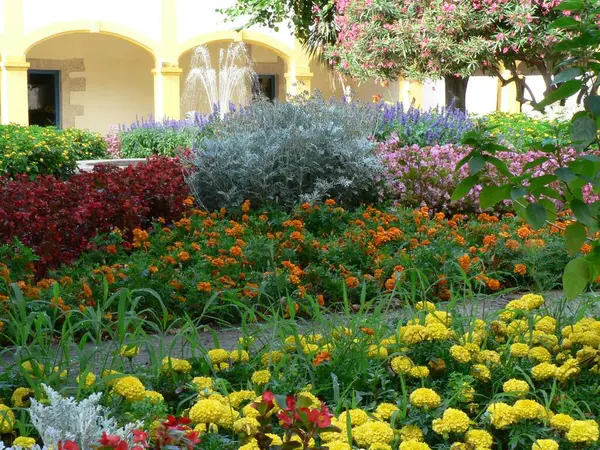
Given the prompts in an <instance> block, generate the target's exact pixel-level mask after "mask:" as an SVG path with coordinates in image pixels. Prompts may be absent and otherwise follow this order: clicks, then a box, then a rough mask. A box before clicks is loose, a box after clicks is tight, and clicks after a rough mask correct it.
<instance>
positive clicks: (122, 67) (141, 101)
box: [27, 34, 154, 133]
mask: <svg viewBox="0 0 600 450" xmlns="http://www.w3.org/2000/svg"><path fill="white" fill-rule="evenodd" d="M27 57H28V58H29V59H34V58H35V59H54V60H66V59H73V58H83V61H84V66H85V71H84V72H81V73H73V74H71V77H83V78H84V79H85V90H84V91H79V92H72V93H71V94H68V93H64V92H63V95H69V96H70V98H69V99H65V101H70V103H71V104H72V105H82V106H83V115H82V116H76V117H75V126H76V127H78V128H87V129H90V130H93V131H99V132H102V133H106V132H108V130H109V127H110V125H115V124H127V125H129V124H130V123H131V122H133V121H134V120H135V119H136V116H138V117H140V118H141V117H147V116H148V114H149V113H151V112H152V111H153V108H154V99H153V97H154V94H153V92H154V87H153V82H154V80H153V75H152V73H151V70H152V68H153V67H154V61H153V58H152V56H151V55H150V54H149V53H148V52H146V51H144V50H142V49H141V48H139V47H137V46H135V45H133V44H131V43H129V42H126V41H124V40H122V39H119V38H116V37H113V36H106V35H98V34H69V35H64V36H58V37H55V38H51V39H49V40H47V41H44V42H42V43H40V44H38V45H36V46H35V47H33V48H32V49H31V50H30V51H29V52H28V54H27ZM45 68H46V69H52V68H53V67H45ZM58 68H59V67H56V69H58Z"/></svg>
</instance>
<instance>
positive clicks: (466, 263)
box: [456, 253, 471, 272]
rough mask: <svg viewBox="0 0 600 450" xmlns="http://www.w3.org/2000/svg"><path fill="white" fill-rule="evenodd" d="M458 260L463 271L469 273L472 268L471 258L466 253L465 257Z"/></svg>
mask: <svg viewBox="0 0 600 450" xmlns="http://www.w3.org/2000/svg"><path fill="white" fill-rule="evenodd" d="M456 259H457V260H458V264H459V265H460V268H461V269H462V270H463V271H465V272H468V271H469V269H470V268H471V257H470V256H469V255H468V254H466V253H465V254H464V255H462V256H459V257H458V258H456Z"/></svg>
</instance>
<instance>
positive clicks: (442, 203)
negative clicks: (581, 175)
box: [378, 136, 599, 212]
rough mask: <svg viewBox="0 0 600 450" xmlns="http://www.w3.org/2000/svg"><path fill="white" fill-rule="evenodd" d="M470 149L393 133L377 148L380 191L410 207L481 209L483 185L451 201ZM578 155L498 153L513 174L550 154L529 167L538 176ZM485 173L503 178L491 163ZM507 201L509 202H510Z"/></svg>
mask: <svg viewBox="0 0 600 450" xmlns="http://www.w3.org/2000/svg"><path fill="white" fill-rule="evenodd" d="M470 152H471V149H470V148H469V147H463V146H460V145H452V144H448V145H434V146H431V147H419V146H417V145H413V146H403V145H401V144H400V143H399V142H398V139H397V137H395V136H392V137H391V138H390V139H389V140H388V141H387V142H383V143H381V144H380V145H379V149H378V155H379V157H380V158H381V160H382V162H383V165H384V167H385V172H384V174H383V177H382V178H383V179H382V181H383V182H384V183H383V184H384V186H385V187H384V191H382V192H381V194H382V195H391V196H392V197H393V198H394V199H395V200H396V201H397V202H398V203H399V204H402V205H404V206H407V207H417V206H421V205H427V206H429V207H430V208H433V209H435V210H438V211H445V212H470V211H479V194H480V192H481V189H482V186H480V185H477V186H475V187H474V188H473V189H472V190H471V191H470V192H469V194H467V196H465V197H464V198H463V199H462V200H460V201H458V202H456V203H454V202H451V196H452V193H453V192H454V189H455V188H456V186H457V185H458V183H460V181H462V180H463V179H464V178H466V177H468V176H469V168H468V166H467V165H464V166H462V167H461V168H460V170H458V171H457V170H456V167H457V165H458V162H459V161H460V160H462V159H463V158H464V157H465V156H467V155H468V154H469V153H470ZM576 155H577V153H576V152H575V150H573V149H564V150H563V151H562V152H561V154H560V155H559V157H558V158H557V157H554V156H552V155H549V154H547V153H542V152H537V151H532V152H527V153H518V152H512V151H508V152H499V153H497V154H496V156H497V157H498V158H500V159H501V160H502V161H504V162H506V164H507V165H508V168H509V170H510V172H511V173H512V174H513V175H521V174H523V168H524V167H525V165H526V164H527V163H529V162H531V161H534V160H536V159H538V158H540V157H542V156H545V157H548V160H547V161H545V162H544V163H542V164H541V165H539V166H536V167H535V168H534V169H530V170H531V172H530V173H531V174H532V175H533V176H535V177H539V176H542V175H546V174H551V173H554V171H555V170H556V169H557V168H559V167H563V166H565V165H566V164H567V163H568V162H570V161H573V160H574V159H575V157H576ZM486 174H487V175H486V176H489V177H490V180H494V181H495V182H496V183H498V182H502V177H501V175H500V174H499V173H498V172H497V170H496V169H495V168H494V167H493V166H491V165H488V167H487V171H486ZM555 187H556V188H558V187H559V186H558V185H557V186H555ZM584 196H585V200H586V201H587V202H593V201H597V200H598V199H599V197H598V196H597V195H595V194H594V193H593V191H592V187H591V186H590V185H588V186H586V187H585V188H584ZM506 204H507V205H508V202H506Z"/></svg>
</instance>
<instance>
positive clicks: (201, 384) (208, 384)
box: [191, 377, 213, 391]
mask: <svg viewBox="0 0 600 450" xmlns="http://www.w3.org/2000/svg"><path fill="white" fill-rule="evenodd" d="M191 384H192V385H193V386H194V387H195V388H196V389H197V390H199V391H203V390H204V389H211V388H212V387H213V380H212V378H211V377H194V378H193V379H192V381H191Z"/></svg>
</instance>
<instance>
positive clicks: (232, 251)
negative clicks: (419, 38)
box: [229, 245, 242, 256]
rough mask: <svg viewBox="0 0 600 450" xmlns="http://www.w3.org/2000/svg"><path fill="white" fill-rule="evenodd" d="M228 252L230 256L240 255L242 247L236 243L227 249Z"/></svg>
mask: <svg viewBox="0 0 600 450" xmlns="http://www.w3.org/2000/svg"><path fill="white" fill-rule="evenodd" d="M229 254H230V255H231V256H240V255H241V254H242V248H241V247H240V246H238V245H234V246H233V247H231V248H230V249H229Z"/></svg>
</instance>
